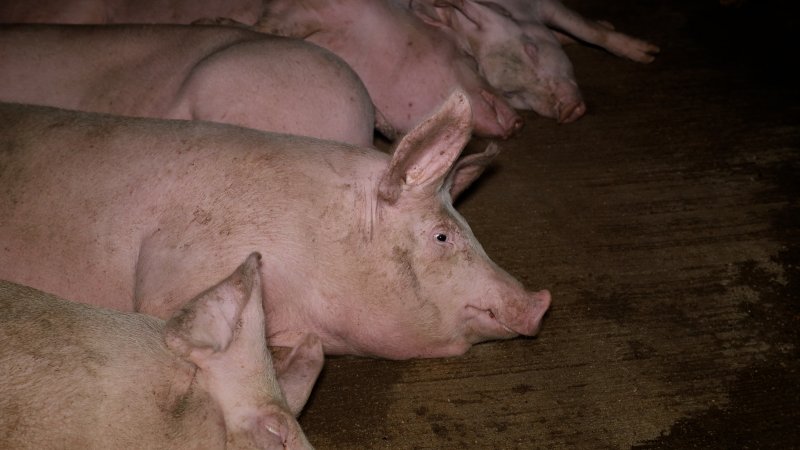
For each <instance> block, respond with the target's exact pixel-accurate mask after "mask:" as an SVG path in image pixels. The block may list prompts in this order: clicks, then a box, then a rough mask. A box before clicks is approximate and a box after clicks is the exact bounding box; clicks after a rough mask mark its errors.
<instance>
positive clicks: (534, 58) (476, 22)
mask: <svg viewBox="0 0 800 450" xmlns="http://www.w3.org/2000/svg"><path fill="white" fill-rule="evenodd" d="M497 3H500V4H502V5H505V6H508V7H509V9H511V10H512V11H513V14H512V13H511V12H509V11H507V10H505V9H504V8H503V7H502V6H499V5H498V4H496V3H492V2H478V1H472V0H414V1H413V2H412V9H413V10H414V11H415V13H416V14H417V15H418V16H419V17H420V18H421V19H422V20H423V21H425V22H426V23H430V24H432V25H440V26H441V27H442V28H443V29H445V30H449V32H450V34H451V35H452V36H453V38H454V39H456V40H457V41H458V42H459V44H460V46H461V48H463V49H464V50H465V51H466V52H468V53H469V54H471V55H473V56H474V57H475V58H476V59H477V61H478V65H479V67H480V71H481V74H482V75H483V76H484V77H485V78H486V79H487V80H488V81H489V84H491V85H492V86H493V87H495V88H496V89H498V90H499V91H500V92H501V93H502V94H503V95H504V96H505V98H506V99H507V100H508V102H509V103H510V104H511V105H512V106H513V107H514V108H517V109H521V110H533V111H536V112H537V113H538V114H540V115H542V116H545V117H551V118H555V119H557V120H558V122H559V123H569V122H573V121H575V120H577V119H578V118H580V117H581V116H582V115H583V114H584V113H585V112H586V104H585V103H584V101H583V99H582V95H581V92H580V89H579V88H578V85H577V83H576V81H575V75H574V74H573V68H572V63H571V62H570V60H569V58H568V57H567V55H566V53H564V51H563V49H562V47H561V42H563V41H565V38H564V37H563V34H561V33H559V32H557V31H555V30H551V29H550V28H549V27H548V25H549V26H554V27H557V28H561V29H563V30H565V31H568V32H571V33H573V34H575V35H576V36H579V37H581V38H583V39H586V40H587V41H588V42H590V43H592V44H596V45H601V46H604V47H605V48H607V49H608V50H609V51H612V52H613V53H616V54H618V55H621V56H626V57H628V58H631V59H633V60H635V61H639V62H643V63H646V62H651V61H652V60H653V54H655V53H657V52H658V47H656V46H654V45H652V44H649V43H647V42H644V41H640V40H638V39H635V38H631V37H629V36H626V35H624V34H621V33H616V32H614V31H613V27H611V25H610V24H607V23H603V24H600V23H597V24H596V23H592V22H589V21H587V20H586V19H583V18H582V17H581V16H579V15H577V14H576V13H574V12H572V11H570V10H569V9H567V8H565V7H564V6H563V5H562V4H561V3H560V2H558V1H557V0H554V1H539V2H536V1H529V2H521V1H517V2H514V1H502V0H500V1H498V2H497Z"/></svg>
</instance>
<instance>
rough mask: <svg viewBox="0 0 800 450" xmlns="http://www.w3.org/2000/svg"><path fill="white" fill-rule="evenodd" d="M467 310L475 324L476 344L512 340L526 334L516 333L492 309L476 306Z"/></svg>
mask: <svg viewBox="0 0 800 450" xmlns="http://www.w3.org/2000/svg"><path fill="white" fill-rule="evenodd" d="M466 308H467V311H468V313H469V314H470V316H471V320H472V322H473V327H472V331H473V336H474V337H473V339H474V342H480V341H486V340H489V339H510V338H513V337H516V336H519V335H520V334H524V333H520V332H519V331H515V330H514V329H512V328H511V327H510V326H508V325H507V324H505V323H504V322H503V321H501V320H500V319H499V318H498V316H497V313H496V312H495V311H493V310H492V309H483V308H478V307H476V306H467V307H466Z"/></svg>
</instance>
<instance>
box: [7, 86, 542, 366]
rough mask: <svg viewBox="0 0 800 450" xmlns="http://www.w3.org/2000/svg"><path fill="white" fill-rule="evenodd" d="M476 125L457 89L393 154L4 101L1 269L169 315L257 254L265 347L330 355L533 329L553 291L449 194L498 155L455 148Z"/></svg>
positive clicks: (440, 345)
mask: <svg viewBox="0 0 800 450" xmlns="http://www.w3.org/2000/svg"><path fill="white" fill-rule="evenodd" d="M470 123H471V115H470V107H469V103H468V101H467V99H466V96H465V95H464V94H463V93H461V92H455V93H454V94H453V95H452V96H451V97H449V98H448V100H447V101H446V102H445V103H444V104H443V105H442V106H441V108H440V109H438V110H437V111H436V113H435V114H433V115H432V116H430V117H429V118H427V119H426V120H425V121H423V122H421V123H420V124H419V125H417V126H416V127H414V128H413V129H412V130H411V131H410V132H409V133H408V134H407V135H406V136H404V137H403V139H401V140H400V141H399V142H398V144H397V146H396V147H395V149H394V151H393V154H392V156H389V155H387V154H385V153H382V152H380V151H377V150H374V149H370V148H365V147H355V146H349V145H345V144H340V143H335V142H329V141H321V140H316V139H310V138H303V137H299V136H288V135H276V134H269V133H262V132H257V131H255V130H246V129H242V128H238V127H232V126H224V125H220V124H211V123H200V122H187V121H164V120H145V119H132V118H120V117H112V116H103V115H96V114H88V113H77V112H72V111H63V110H55V109H49V108H35V107H30V106H23V105H8V106H4V107H2V108H0V142H3V143H4V147H3V151H2V152H0V158H2V159H0V167H2V168H3V169H2V173H0V185H2V186H3V187H4V188H3V190H2V191H0V210H2V211H3V215H2V216H0V242H2V247H0V248H2V251H0V278H5V279H8V280H10V281H14V282H19V283H22V284H25V285H29V286H32V287H36V288H38V289H42V290H45V291H47V292H52V293H55V294H57V295H59V296H60V297H63V298H66V299H70V300H83V301H87V302H90V303H93V304H99V305H104V306H108V307H113V308H116V309H121V310H137V311H140V312H145V313H148V314H152V315H156V316H159V317H162V318H166V317H169V316H170V315H171V314H172V313H173V312H174V311H175V310H177V309H180V308H181V307H182V306H183V305H184V304H185V303H186V302H187V301H188V299H189V298H191V296H192V294H193V293H195V291H196V289H195V288H194V286H196V285H198V284H202V283H201V282H202V280H207V279H218V278H221V277H222V275H223V274H222V273H220V269H221V268H222V267H225V266H226V265H230V264H233V263H235V261H239V260H241V259H242V258H244V256H245V255H246V254H247V252H249V251H251V250H255V251H260V252H261V253H262V254H263V255H264V261H263V265H262V267H263V268H264V269H263V270H262V274H263V277H264V286H265V289H266V292H265V293H264V296H265V299H267V300H266V302H265V305H264V306H265V310H266V315H267V321H268V327H267V328H268V329H269V330H270V334H269V342H270V345H274V346H285V347H293V346H294V344H295V343H296V341H297V339H298V338H299V336H301V335H303V334H314V335H317V336H319V337H320V339H321V340H322V345H323V347H324V350H325V352H326V353H329V354H359V355H373V356H380V357H387V358H411V357H434V356H444V355H454V354H460V353H463V352H464V351H466V350H467V349H468V348H469V347H470V346H471V345H472V344H474V343H477V342H481V341H485V340H490V339H500V338H510V337H514V336H517V335H519V334H524V335H533V334H536V333H537V331H538V330H539V325H540V322H541V319H542V315H543V314H544V312H545V310H546V309H547V308H548V306H549V303H550V294H549V293H548V292H547V291H539V292H529V291H527V290H525V289H524V288H523V287H522V285H521V284H520V283H519V282H518V281H516V280H515V279H514V278H512V277H511V276H510V275H509V274H508V273H506V272H505V271H503V270H502V269H500V268H499V267H497V266H496V265H495V264H494V263H493V262H492V261H491V260H490V259H489V257H488V256H487V255H486V253H485V252H484V251H483V249H482V248H481V246H480V244H479V243H478V242H477V240H476V239H475V236H474V235H473V234H472V232H471V230H470V228H469V226H468V225H467V223H466V221H465V220H464V218H463V217H462V216H461V215H460V214H458V212H456V210H455V209H454V208H453V206H452V199H453V198H455V197H456V196H457V195H458V193H460V192H461V191H462V190H463V189H464V188H465V187H466V186H467V185H469V184H470V183H471V182H472V181H473V180H474V179H475V178H476V177H477V176H478V175H479V174H480V173H481V172H482V170H483V169H484V167H485V166H486V165H487V164H488V163H489V162H490V160H491V159H492V157H493V156H494V155H495V154H496V152H497V150H496V148H495V147H494V146H490V147H489V148H488V149H487V150H486V151H485V152H483V153H475V154H471V155H468V156H466V157H465V158H462V159H461V160H458V157H459V155H460V153H461V150H462V149H463V147H464V145H465V144H466V143H467V141H468V140H469V139H470V137H471V126H470ZM34 268H35V269H36V270H33V269H34ZM110 299H111V300H119V301H118V302H116V303H112V302H111V300H110Z"/></svg>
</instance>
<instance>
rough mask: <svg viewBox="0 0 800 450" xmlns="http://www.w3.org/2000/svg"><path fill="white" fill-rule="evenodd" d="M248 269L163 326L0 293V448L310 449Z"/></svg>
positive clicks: (2, 288)
mask: <svg viewBox="0 0 800 450" xmlns="http://www.w3.org/2000/svg"><path fill="white" fill-rule="evenodd" d="M258 259H259V256H258V255H257V254H252V255H250V256H249V257H248V258H247V259H246V261H245V262H244V263H242V264H241V265H240V266H239V267H238V268H237V269H236V271H234V272H233V274H231V275H229V276H228V277H226V278H225V279H224V280H223V281H221V282H220V283H218V284H217V285H215V286H213V287H212V288H210V289H208V290H206V291H204V292H203V293H201V294H200V295H198V296H197V297H195V298H194V299H192V300H190V301H189V302H187V303H186V304H185V305H184V306H183V308H181V309H180V310H178V311H176V312H175V314H173V316H172V317H171V318H170V319H169V320H168V321H167V322H166V323H165V322H164V321H163V320H160V319H157V318H154V317H150V316H146V315H143V314H136V313H123V312H119V311H114V310H108V309H102V308H98V307H93V306H88V305H81V304H78V303H73V302H68V301H65V300H62V299H59V298H57V297H54V296H52V295H49V294H46V293H44V292H41V291H37V290H35V289H32V288H29V287H25V286H21V285H17V284H14V283H10V282H6V281H0V447H2V448H14V449H22V448H30V449H40V448H75V449H84V448H170V449H183V448H185V449H190V448H220V449H222V448H228V449H231V448H236V449H249V448H252V449H256V448H258V449H310V448H311V445H310V444H309V442H308V440H307V439H306V437H305V435H304V434H303V432H302V430H301V429H300V425H299V424H298V423H297V421H296V420H295V418H294V416H293V415H292V414H291V413H290V412H289V410H288V407H287V405H286V400H285V399H284V397H283V394H282V393H281V390H280V387H279V386H278V384H277V381H276V378H275V371H274V368H273V365H272V361H271V359H270V354H269V352H268V351H267V348H266V345H265V341H264V339H263V336H264V333H265V332H264V312H263V309H262V301H261V293H262V289H261V282H260V275H259V269H258Z"/></svg>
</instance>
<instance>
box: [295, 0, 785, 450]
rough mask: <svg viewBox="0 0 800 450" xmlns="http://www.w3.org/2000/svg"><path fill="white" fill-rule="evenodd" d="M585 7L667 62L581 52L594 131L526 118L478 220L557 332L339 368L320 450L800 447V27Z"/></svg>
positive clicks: (761, 8) (315, 408)
mask: <svg viewBox="0 0 800 450" xmlns="http://www.w3.org/2000/svg"><path fill="white" fill-rule="evenodd" d="M565 3H567V4H569V5H572V6H573V7H575V9H577V10H579V11H581V12H583V13H585V14H586V15H587V16H589V17H595V18H604V19H608V20H610V21H611V22H612V23H614V24H615V25H616V26H617V28H618V29H620V30H623V31H625V32H628V33H630V34H632V35H635V36H640V37H643V38H646V39H648V40H651V41H652V42H655V43H657V44H659V45H660V46H661V47H662V53H661V55H660V56H659V57H658V59H657V60H656V62H654V63H653V64H651V65H647V66H643V65H639V64H635V63H632V62H628V61H624V60H621V59H618V58H615V57H612V56H610V55H609V54H606V53H603V52H602V51H599V50H597V49H591V48H586V47H580V46H572V47H570V48H569V49H568V53H569V54H570V56H571V58H572V60H573V62H574V65H575V70H576V74H577V77H578V81H579V84H580V85H581V87H582V89H583V92H584V97H585V100H586V102H587V104H588V107H589V112H588V114H587V115H586V116H585V117H584V118H582V119H580V120H579V121H578V122H576V123H573V124H570V125H557V124H555V123H554V122H553V121H551V120H547V119H543V118H539V117H537V116H535V115H534V114H527V115H526V125H525V129H524V131H523V133H522V135H521V136H519V137H517V138H514V139H512V140H509V141H507V142H503V143H501V148H502V150H503V153H502V154H501V155H500V157H499V159H498V161H497V163H496V164H495V166H494V169H493V170H492V171H491V173H489V174H488V176H486V177H485V179H483V180H482V182H481V183H479V185H478V186H476V187H475V188H474V189H472V190H471V192H470V195H469V196H468V197H467V198H466V199H465V200H464V201H462V202H461V204H460V205H459V209H460V210H461V211H462V213H463V214H464V215H465V216H466V217H467V219H468V220H469V222H470V224H471V225H472V227H473V230H474V231H475V234H476V235H477V236H478V238H479V240H480V241H481V242H482V243H483V245H484V247H485V248H486V250H487V252H488V253H489V255H490V256H491V257H492V258H493V259H494V260H495V261H496V262H497V263H498V264H499V265H500V266H502V267H504V268H505V269H506V270H508V271H509V272H510V273H512V274H513V275H515V276H517V277H518V278H519V279H521V280H522V281H523V282H524V283H525V284H526V285H527V286H528V287H529V288H545V287H546V288H549V289H551V291H552V292H553V298H554V302H553V307H552V309H551V311H550V313H549V315H548V316H547V318H546V321H545V326H544V329H543V331H542V333H541V334H540V335H539V337H537V338H533V339H515V340H511V341H504V342H493V343H487V344H482V345H479V346H476V347H474V348H473V349H472V350H471V351H470V352H468V353H467V354H466V355H465V356H463V357H457V358H448V359H435V360H414V361H402V362H398V361H382V360H373V359H365V358H356V357H339V358H330V359H329V360H328V363H327V367H326V368H325V370H324V372H323V375H322V378H321V379H320V381H319V383H318V385H317V388H316V390H315V393H314V395H313V397H312V399H311V402H310V403H309V405H308V407H307V409H306V410H305V412H304V413H303V415H302V417H301V424H302V426H303V428H304V430H305V431H306V433H307V434H308V436H309V438H310V440H311V442H313V443H314V444H315V445H316V446H318V447H319V448H343V449H345V448H402V449H406V448H408V449H411V448H458V449H462V448H474V449H478V448H480V449H496V448H547V449H552V448H592V449H595V448H630V447H637V448H781V449H785V448H791V447H795V448H797V447H800V426H798V424H800V412H799V411H800V389H798V384H800V358H798V354H799V353H800V349H799V348H798V344H800V339H798V337H800V331H798V330H800V304H798V300H799V299H798V297H800V295H799V293H800V276H799V275H800V208H799V207H800V203H799V202H798V192H800V101H798V100H800V95H798V94H800V89H799V88H798V86H797V83H798V81H800V76H798V75H799V74H800V72H798V70H797V69H791V68H790V65H789V63H790V62H795V63H796V61H793V60H796V59H797V55H798V50H797V49H798V46H797V45H796V44H797V39H796V38H794V35H795V34H796V33H797V30H798V29H799V28H798V26H797V25H798V17H799V15H798V14H797V13H798V8H797V7H796V6H794V2H790V1H785V2H780V1H760V0H749V1H748V2H746V3H745V4H744V6H741V7H738V8H737V7H727V8H723V7H721V6H719V4H718V2H717V1H716V0H680V1H667V0H641V1H634V0H619V1H617V2H604V1H601V0H572V1H568V0H567V1H565ZM789 39H792V40H793V41H792V40H789Z"/></svg>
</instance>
